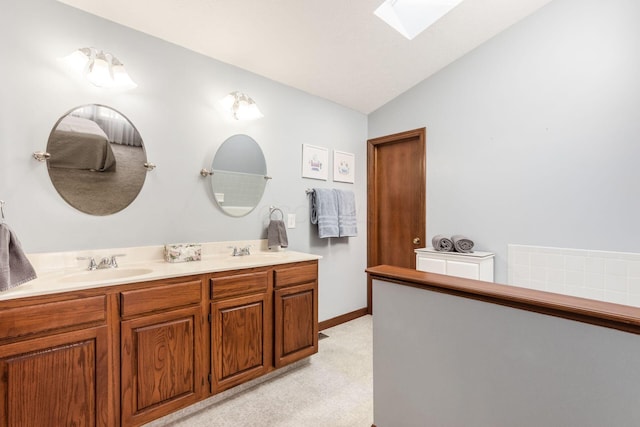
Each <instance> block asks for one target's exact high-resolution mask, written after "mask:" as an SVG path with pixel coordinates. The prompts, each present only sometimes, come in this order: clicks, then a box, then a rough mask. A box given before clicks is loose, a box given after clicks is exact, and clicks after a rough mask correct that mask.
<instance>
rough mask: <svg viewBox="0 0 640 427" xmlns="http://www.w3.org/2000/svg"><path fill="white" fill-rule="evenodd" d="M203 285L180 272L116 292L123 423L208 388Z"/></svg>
mask: <svg viewBox="0 0 640 427" xmlns="http://www.w3.org/2000/svg"><path fill="white" fill-rule="evenodd" d="M202 285H203V280H202V279H201V278H200V277H197V278H194V279H192V280H189V279H184V278H182V279H181V280H176V279H174V280H169V281H163V282H158V283H157V284H156V286H151V287H145V288H142V289H134V290H127V291H123V292H121V293H120V310H121V316H122V321H121V347H120V351H121V399H122V401H121V407H122V425H123V426H136V425H140V424H144V423H146V422H149V421H151V420H153V419H156V418H159V417H162V416H164V415H167V414H170V413H172V412H174V411H176V410H177V409H180V408H183V407H186V406H188V405H191V404H193V403H196V402H197V401H199V400H201V399H202V398H204V396H205V394H206V393H207V375H206V373H205V369H206V364H205V363H204V362H205V359H206V355H205V353H204V351H205V350H206V345H203V337H204V334H203V308H202V304H201V302H202V301H203V298H202V292H203V290H202V287H203V286H202ZM207 353H208V352H207Z"/></svg>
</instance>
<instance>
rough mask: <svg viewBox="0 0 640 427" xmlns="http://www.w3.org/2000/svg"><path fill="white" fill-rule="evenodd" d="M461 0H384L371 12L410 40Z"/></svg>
mask: <svg viewBox="0 0 640 427" xmlns="http://www.w3.org/2000/svg"><path fill="white" fill-rule="evenodd" d="M460 3H462V0H385V2H384V3H382V4H381V5H380V6H379V7H378V8H377V9H376V10H375V11H374V12H373V13H374V14H375V15H376V16H377V17H378V18H380V19H382V20H383V21H384V22H386V23H387V24H389V25H390V26H391V27H393V29H394V30H396V31H397V32H399V33H400V34H402V35H403V36H405V37H406V38H407V39H409V40H412V39H413V38H414V37H415V36H417V35H418V34H420V33H421V32H423V31H424V30H426V29H427V28H428V27H429V26H431V25H432V24H433V23H434V22H436V21H437V20H438V19H440V18H442V17H443V16H444V15H446V14H447V13H448V12H449V11H450V10H451V9H453V8H454V7H456V6H457V5H458V4H460Z"/></svg>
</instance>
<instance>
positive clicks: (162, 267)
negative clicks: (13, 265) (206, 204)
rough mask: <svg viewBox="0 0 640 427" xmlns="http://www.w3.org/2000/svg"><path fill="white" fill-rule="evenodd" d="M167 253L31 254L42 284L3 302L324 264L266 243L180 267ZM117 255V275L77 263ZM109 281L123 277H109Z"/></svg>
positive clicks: (222, 245) (215, 248) (205, 247)
mask: <svg viewBox="0 0 640 427" xmlns="http://www.w3.org/2000/svg"><path fill="white" fill-rule="evenodd" d="M247 244H251V245H252V246H253V248H252V252H251V255H244V256H235V257H234V256H231V250H229V249H228V246H238V247H243V246H246V245H247ZM163 249H164V247H163V246H153V247H142V248H124V249H123V248H119V249H102V250H92V251H77V252H58V253H48V254H28V255H27V256H28V258H29V260H30V261H31V263H32V264H33V266H34V268H35V270H36V273H37V275H38V278H37V279H35V280H32V281H30V282H27V283H25V284H23V285H20V286H17V287H15V288H13V289H9V290H7V291H5V292H2V293H0V301H2V300H9V299H15V298H24V297H30V296H36V295H47V294H55V293H60V292H68V291H75V290H82V289H91V288H99V287H105V286H113V285H122V284H126V283H137V282H147V281H151V280H159V279H168V278H172V277H181V276H190V275H197V274H206V273H213V272H219V271H229V270H238V269H244V268H252V267H263V266H269V265H277V264H287V263H293V262H301V261H311V260H318V259H321V258H322V257H321V256H319V255H313V254H308V253H304V252H296V251H289V250H283V249H281V250H279V251H268V250H266V242H265V241H262V240H258V241H243V242H215V243H203V244H202V260H201V261H191V262H181V263H169V262H165V261H164V258H163ZM113 254H126V256H124V257H122V258H118V264H119V267H118V268H117V269H105V270H94V271H88V270H87V267H86V265H87V261H79V260H77V258H78V257H81V256H95V257H96V261H99V260H100V258H101V257H103V256H110V255H113ZM129 273H131V274H130V275H129ZM109 275H111V276H113V275H121V276H123V277H106V276H109Z"/></svg>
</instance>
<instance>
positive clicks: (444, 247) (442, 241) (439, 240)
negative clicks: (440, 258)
mask: <svg viewBox="0 0 640 427" xmlns="http://www.w3.org/2000/svg"><path fill="white" fill-rule="evenodd" d="M431 244H432V245H433V249H435V250H436V251H441V252H451V251H453V241H452V240H451V239H449V238H448V237H445V236H443V235H442V234H437V235H435V236H433V238H432V239H431Z"/></svg>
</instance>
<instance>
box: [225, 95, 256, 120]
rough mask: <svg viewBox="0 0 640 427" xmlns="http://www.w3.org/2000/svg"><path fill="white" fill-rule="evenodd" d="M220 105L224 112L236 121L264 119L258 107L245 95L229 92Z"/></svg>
mask: <svg viewBox="0 0 640 427" xmlns="http://www.w3.org/2000/svg"><path fill="white" fill-rule="evenodd" d="M220 103H221V104H222V107H223V108H224V109H225V111H228V112H229V113H231V114H232V115H233V118H234V119H236V120H253V119H259V118H261V117H264V116H263V115H262V113H261V112H260V109H259V108H258V105H257V104H256V103H255V101H254V100H253V99H251V97H250V96H249V95H247V94H246V93H242V92H238V91H234V92H231V93H230V94H229V95H227V96H225V97H224V98H223V99H222V101H220Z"/></svg>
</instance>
